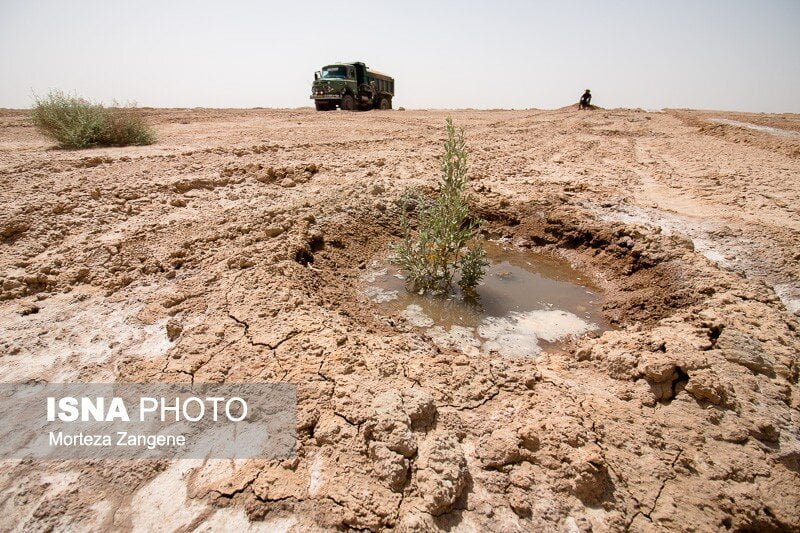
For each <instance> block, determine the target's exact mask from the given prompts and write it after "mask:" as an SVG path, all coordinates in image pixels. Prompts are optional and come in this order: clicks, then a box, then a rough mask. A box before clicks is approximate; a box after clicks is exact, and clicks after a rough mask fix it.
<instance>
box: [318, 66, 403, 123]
mask: <svg viewBox="0 0 800 533" xmlns="http://www.w3.org/2000/svg"><path fill="white" fill-rule="evenodd" d="M392 97H394V78H392V77H391V76H387V75H386V74H382V73H380V72H377V71H375V70H372V69H370V68H368V67H367V66H366V65H365V64H364V63H362V62H360V61H356V62H354V63H334V64H332V65H328V66H325V67H322V70H321V71H318V72H315V73H314V83H313V84H312V86H311V99H312V100H314V105H315V106H316V108H317V111H332V110H334V109H336V106H339V108H340V109H343V110H345V111H355V110H357V109H362V110H364V109H391V108H392Z"/></svg>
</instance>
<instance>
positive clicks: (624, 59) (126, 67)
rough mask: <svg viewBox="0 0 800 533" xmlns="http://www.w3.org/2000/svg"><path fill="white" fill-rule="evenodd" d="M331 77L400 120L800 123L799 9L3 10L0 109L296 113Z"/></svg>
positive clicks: (100, 1)
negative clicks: (585, 103) (549, 116)
mask: <svg viewBox="0 0 800 533" xmlns="http://www.w3.org/2000/svg"><path fill="white" fill-rule="evenodd" d="M359 6H361V7H363V11H361V12H359V10H358V8H359ZM342 60H348V61H353V60H363V61H365V62H366V63H367V64H368V65H370V66H372V67H374V68H376V69H377V70H381V71H383V72H386V73H388V74H391V75H392V76H394V77H395V80H396V82H395V83H396V96H395V106H405V107H409V108H434V107H453V108H460V107H475V108H494V107H505V108H525V107H539V108H555V107H561V106H563V105H566V104H570V103H573V102H576V101H577V99H578V97H579V96H580V94H581V93H582V92H583V90H584V89H585V88H587V87H588V88H591V89H592V93H593V95H594V101H593V103H596V104H598V105H601V106H604V107H642V108H661V107H693V108H712V109H731V110H746V111H771V112H777V111H793V112H800V0H763V1H758V0H751V1H744V0H728V1H717V0H663V1H655V0H630V1H622V0H619V1H593V2H592V1H583V0H571V1H535V0H519V1H516V0H514V1H512V0H508V1H503V0H494V1H488V0H486V1H469V0H461V1H436V0H429V1H415V0H403V1H397V0H395V1H391V2H389V1H386V2H384V1H381V0H372V1H369V2H345V1H336V0H323V1H317V0H299V1H291V0H288V1H287V0H281V1H276V2H272V1H223V0H218V1H213V2H210V1H199V0H198V1H185V0H161V1H149V0H135V1H115V0H93V1H90V0H60V1H47V0H19V1H16V0H0V107H28V106H29V105H30V103H31V98H32V94H33V93H34V92H35V93H37V94H45V93H46V92H47V91H48V90H49V89H51V88H59V89H63V90H66V91H69V92H77V93H79V94H81V95H83V96H86V97H88V98H90V99H94V100H100V101H104V102H110V101H111V100H114V99H116V100H118V101H122V102H124V101H130V100H135V101H136V102H138V103H139V105H143V106H169V107H194V106H206V107H255V106H262V107H298V106H307V105H311V101H310V100H309V99H308V95H309V93H310V84H311V81H312V80H313V73H314V71H315V70H318V69H319V67H321V66H322V65H324V64H326V63H332V62H336V61H342Z"/></svg>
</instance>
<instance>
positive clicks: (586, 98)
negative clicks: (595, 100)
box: [580, 91, 592, 109]
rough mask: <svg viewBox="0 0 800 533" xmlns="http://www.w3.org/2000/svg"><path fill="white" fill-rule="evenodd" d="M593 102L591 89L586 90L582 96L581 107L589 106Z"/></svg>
mask: <svg viewBox="0 0 800 533" xmlns="http://www.w3.org/2000/svg"><path fill="white" fill-rule="evenodd" d="M591 103H592V95H591V93H590V92H589V91H586V92H585V93H583V96H581V102H580V108H581V109H584V108H588V107H589V105H590V104H591Z"/></svg>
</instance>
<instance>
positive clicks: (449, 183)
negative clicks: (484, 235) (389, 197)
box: [392, 118, 488, 295]
mask: <svg viewBox="0 0 800 533" xmlns="http://www.w3.org/2000/svg"><path fill="white" fill-rule="evenodd" d="M446 125H447V140H446V141H445V143H444V156H443V157H442V177H441V179H440V180H439V194H438V195H437V196H436V198H435V199H432V200H431V199H429V198H426V197H425V196H424V195H421V194H414V193H411V192H407V194H406V195H404V199H403V202H402V204H403V205H402V208H401V215H400V217H401V224H402V227H403V239H402V240H401V241H400V243H398V244H396V245H395V246H394V247H393V252H394V254H393V257H392V261H393V262H394V263H395V264H397V265H398V266H399V267H400V268H401V269H402V270H403V271H404V272H405V274H406V281H407V283H408V285H409V287H410V288H411V289H412V290H414V291H415V292H420V293H433V294H443V293H447V292H449V291H450V289H451V288H452V285H453V280H454V278H455V277H456V275H457V274H460V279H459V282H458V284H459V287H461V290H462V291H463V292H464V293H465V294H467V295H469V294H471V293H473V292H474V290H475V287H477V285H478V283H480V281H481V278H483V275H484V271H485V269H486V266H487V265H488V262H487V261H486V251H485V250H484V249H483V247H482V246H481V238H480V233H479V231H478V230H479V228H480V225H481V223H482V221H481V220H479V219H477V218H475V217H472V216H471V215H470V212H469V205H468V201H469V193H468V189H467V185H468V183H469V178H468V176H467V168H468V167H467V156H468V152H467V147H466V141H465V139H464V130H463V129H459V130H456V127H455V126H454V125H453V121H452V119H450V118H448V119H447V122H446ZM412 205H413V209H411V210H414V211H416V213H417V230H416V232H415V231H412V227H411V221H410V219H409V216H408V212H409V210H410V209H409V207H411V206H412Z"/></svg>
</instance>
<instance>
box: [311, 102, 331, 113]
mask: <svg viewBox="0 0 800 533" xmlns="http://www.w3.org/2000/svg"><path fill="white" fill-rule="evenodd" d="M314 105H315V106H316V107H317V111H330V110H331V109H333V108H332V107H331V105H330V104H329V103H328V102H314Z"/></svg>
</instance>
